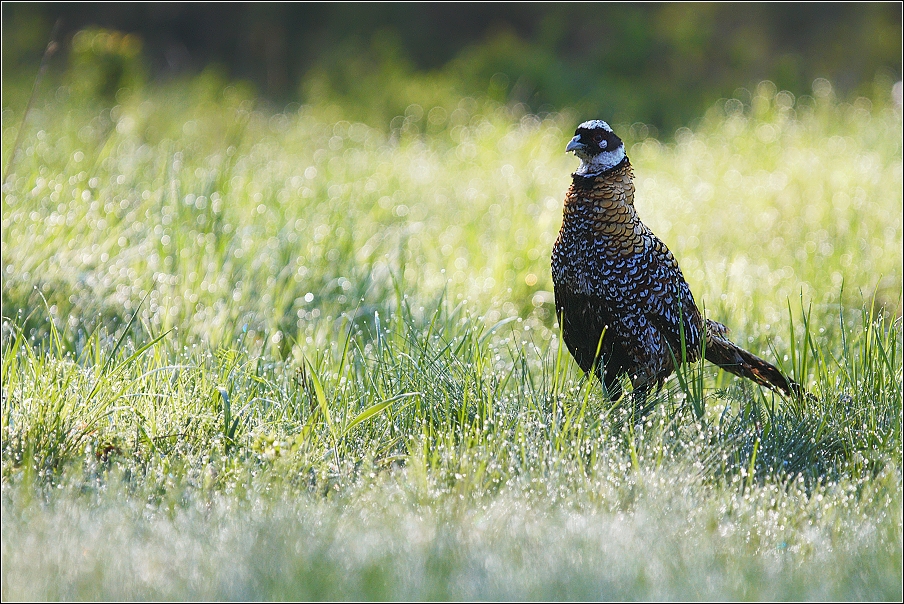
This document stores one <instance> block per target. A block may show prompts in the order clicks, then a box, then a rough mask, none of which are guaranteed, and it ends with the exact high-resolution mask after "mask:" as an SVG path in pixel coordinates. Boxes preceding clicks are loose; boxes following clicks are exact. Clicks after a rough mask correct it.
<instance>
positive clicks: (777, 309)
mask: <svg viewBox="0 0 904 604" xmlns="http://www.w3.org/2000/svg"><path fill="white" fill-rule="evenodd" d="M18 110H19V109H18V108H16V107H14V108H4V109H3V156H2V159H3V161H4V165H5V164H6V161H7V159H8V158H9V157H10V155H11V154H12V153H13V149H12V148H11V147H10V145H12V141H13V140H14V139H15V134H16V131H17V128H18V127H19V126H20V124H21V117H22V116H21V115H20V114H19V113H17V111H18ZM336 111H337V110H336V109H335V108H330V107H320V106H318V107H289V108H287V109H286V111H284V112H278V111H275V110H273V109H270V108H267V107H255V106H254V104H253V103H252V102H251V101H250V100H248V99H246V98H245V97H244V96H243V94H242V92H241V91H240V90H236V89H234V88H227V89H226V90H225V91H222V90H221V89H220V88H219V87H218V86H217V85H216V82H213V83H211V82H206V81H205V80H204V79H198V80H195V81H192V82H187V83H183V84H180V85H178V86H177V85H171V86H170V87H169V88H166V89H160V90H158V91H157V92H150V93H147V94H144V95H141V96H137V95H132V96H129V95H120V99H119V104H117V105H116V106H115V107H113V108H101V107H97V106H95V105H92V104H91V103H86V102H85V100H84V99H80V98H77V95H76V94H75V93H72V92H70V91H67V90H66V89H61V90H58V91H56V92H55V93H54V94H53V95H52V98H51V99H50V100H48V101H47V102H42V103H38V104H37V106H36V108H35V109H34V110H33V112H32V113H30V114H29V115H28V119H27V121H26V123H25V128H26V133H25V136H24V137H23V141H24V142H23V144H22V146H21V147H20V148H19V149H17V150H16V156H15V158H14V163H13V171H12V174H11V175H10V177H9V179H8V180H7V182H6V183H4V190H3V205H2V210H3V215H2V225H3V249H2V265H3V285H2V293H3V317H4V319H3V321H4V322H3V334H2V337H3V342H2V345H3V350H2V363H3V365H2V369H3V376H2V380H3V420H2V421H3V452H2V485H3V491H2V505H3V508H2V510H3V517H2V522H3V526H2V529H3V531H2V532H3V542H2V547H3V551H2V554H3V565H2V574H3V575H2V579H3V581H2V584H3V587H2V590H3V597H4V599H24V598H45V599H58V598H95V599H98V598H105V599H109V598H137V597H140V598H158V599H167V598H170V599H176V598H179V599H184V598H198V599H201V598H206V599H212V598H244V599H249V598H266V599H277V598H326V599H338V598H406V599H439V598H470V599H496V598H555V599H602V598H613V599H614V598H623V599H624V598H638V599H639V598H681V599H698V598H723V599H727V598H748V599H753V598H757V599H791V598H819V599H828V598H834V599H842V598H844V599H854V598H858V599H895V598H896V597H897V596H898V595H899V594H900V589H901V554H902V516H901V505H902V497H901V472H902V467H901V422H902V415H901V396H902V392H901V380H902V364H901V359H902V332H901V319H900V313H901V307H900V304H901V295H900V292H901V286H902V259H901V249H902V162H901V158H902V153H901V151H902V136H901V113H900V110H899V109H896V108H894V107H891V106H886V105H885V103H884V101H883V100H882V99H876V100H874V101H873V102H870V101H867V100H866V99H859V100H857V101H856V102H855V103H853V104H844V103H839V102H837V101H835V100H834V99H833V98H832V96H831V90H830V88H829V87H828V83H827V82H817V85H816V87H815V92H814V97H813V98H804V99H793V98H792V97H791V96H790V95H788V94H787V93H783V92H778V93H777V92H776V91H775V90H774V89H773V88H772V87H771V86H770V85H769V84H768V83H765V84H763V85H761V86H760V87H759V88H758V89H757V90H756V91H755V92H754V94H753V96H752V97H751V100H750V102H749V103H748V104H747V105H744V103H742V102H740V101H738V100H729V101H722V102H720V103H719V104H717V105H716V106H715V107H714V108H713V109H712V110H711V111H710V112H709V113H708V114H707V115H706V116H705V117H704V118H703V119H702V120H701V121H700V122H699V123H698V124H696V125H694V127H693V128H692V129H687V130H682V131H680V132H679V133H677V135H676V137H675V141H674V142H671V143H668V144H666V143H663V142H660V141H657V140H653V139H649V138H646V137H645V127H644V126H643V125H641V124H635V125H633V126H629V125H623V126H616V130H617V131H618V132H619V133H620V134H622V135H623V137H624V138H625V140H626V141H627V143H628V152H629V156H630V157H631V159H632V162H633V164H634V166H635V171H636V175H637V190H638V193H637V206H638V211H639V213H640V215H641V217H642V218H643V219H644V221H645V222H646V223H647V224H648V225H649V226H650V227H651V228H652V229H653V230H654V232H656V233H657V234H658V235H659V236H660V237H661V238H662V239H663V240H664V241H665V242H666V243H667V244H668V245H669V246H670V248H671V249H672V250H673V252H674V253H675V255H676V256H677V258H678V260H679V262H680V264H681V266H682V269H683V271H684V274H685V276H686V277H687V279H688V281H689V282H690V284H691V287H692V289H693V291H694V292H695V294H696V296H697V299H698V302H701V303H702V304H704V305H705V308H706V312H707V314H708V316H710V317H712V318H715V319H717V320H719V321H721V322H724V323H725V324H727V325H728V326H729V327H731V328H732V330H733V333H732V335H733V337H734V338H735V339H736V340H737V341H738V342H739V343H741V344H742V345H744V346H745V347H748V348H750V349H752V350H753V351H754V352H756V353H758V354H761V355H763V356H764V357H765V358H767V359H770V360H772V361H774V362H776V363H778V364H779V365H780V366H782V367H784V369H785V370H786V371H787V372H789V373H791V374H792V375H793V376H794V377H795V379H798V380H799V381H801V382H802V383H804V384H806V386H807V387H808V388H809V389H810V390H811V391H812V392H814V393H815V394H816V395H817V398H816V399H815V400H806V401H787V400H785V399H782V398H780V397H776V396H774V395H772V394H770V393H768V392H767V391H764V390H762V389H760V388H758V387H756V386H754V385H752V384H750V383H744V382H743V381H741V380H739V379H736V378H733V377H732V376H729V375H727V374H724V373H721V372H718V371H717V370H716V369H715V368H713V367H712V366H702V367H697V366H694V367H689V368H687V373H686V374H685V375H684V376H682V377H683V378H686V379H684V381H682V380H679V379H673V380H671V381H669V382H668V383H667V385H666V388H665V390H664V391H663V392H662V393H661V394H660V395H659V397H658V399H657V401H658V405H657V407H656V409H655V412H654V413H653V415H652V416H651V417H649V418H647V421H646V422H645V423H643V424H637V425H632V422H631V421H627V420H628V418H629V417H630V416H629V414H628V409H627V408H626V407H627V406H626V405H625V404H624V401H616V402H610V401H607V400H606V399H605V398H604V397H602V395H601V391H600V388H599V385H598V384H597V383H596V382H594V381H587V380H585V379H583V377H582V376H580V375H579V372H578V371H577V369H576V367H575V366H574V364H573V362H572V361H571V359H570V357H569V356H568V354H567V353H564V354H562V353H561V351H560V349H559V347H558V330H557V326H556V325H555V317H554V314H553V307H552V295H551V289H552V285H551V281H550V275H549V272H550V271H549V253H550V249H551V246H552V243H553V241H554V239H555V236H556V233H557V230H558V227H559V224H560V220H561V200H562V197H563V195H564V191H565V189H566V188H567V186H568V184H569V181H570V177H569V172H570V171H571V170H573V169H574V168H575V162H576V160H575V159H574V158H572V157H570V156H567V155H565V154H564V152H563V149H564V145H565V142H567V140H568V138H569V135H570V132H571V130H572V128H573V127H574V122H576V121H579V120H578V119H576V118H574V117H569V116H567V115H551V116H545V117H542V118H540V117H536V116H533V115H527V114H524V112H523V111H522V110H521V108H519V107H517V106H516V107H501V106H498V105H495V104H493V103H490V102H484V101H475V100H473V99H464V100H462V101H461V102H460V104H459V107H458V109H456V110H455V111H452V112H448V111H446V110H445V109H436V108H422V107H418V106H412V107H409V109H408V111H406V115H405V116H403V117H400V118H397V119H396V120H394V121H393V123H392V124H391V126H390V128H389V129H388V130H386V131H383V130H378V129H374V128H370V127H367V126H365V125H363V124H357V123H348V122H343V121H337V114H336ZM580 117H581V119H587V118H591V117H600V118H605V117H606V116H580ZM696 385H701V386H702V389H701V388H697V387H696ZM692 386H694V387H692Z"/></svg>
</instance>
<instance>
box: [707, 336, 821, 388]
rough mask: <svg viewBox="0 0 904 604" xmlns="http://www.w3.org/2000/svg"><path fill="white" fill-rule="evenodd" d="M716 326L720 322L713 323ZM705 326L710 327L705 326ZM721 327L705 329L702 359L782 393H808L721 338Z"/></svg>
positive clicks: (760, 360) (768, 364)
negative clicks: (704, 354) (704, 345)
mask: <svg viewBox="0 0 904 604" xmlns="http://www.w3.org/2000/svg"><path fill="white" fill-rule="evenodd" d="M716 325H720V326H721V324H718V323H717V324H716ZM707 327H710V326H709V325H707ZM725 331H726V330H725V328H724V327H723V328H722V329H719V330H717V329H711V328H710V329H707V333H706V360H707V361H709V362H710V363H713V364H714V365H718V366H719V367H721V368H722V369H724V370H725V371H727V372H729V373H733V374H734V375H737V376H740V377H744V378H747V379H749V380H753V381H754V382H756V383H757V384H759V385H761V386H766V387H767V388H771V389H772V390H775V391H776V392H780V393H782V394H785V395H786V396H794V397H800V396H806V397H808V398H809V397H810V396H811V395H809V394H808V393H807V392H806V391H805V390H804V389H803V388H802V387H801V385H800V384H798V383H797V382H795V381H794V380H792V379H790V378H788V377H786V376H785V375H784V374H783V373H782V372H781V371H779V370H778V368H777V367H775V366H774V365H772V364H770V363H768V362H766V361H764V360H763V359H761V358H760V357H758V356H756V355H755V354H753V353H751V352H747V351H746V350H744V349H743V348H741V347H740V346H738V345H737V344H735V343H734V342H732V341H731V340H729V339H728V338H726V337H725Z"/></svg>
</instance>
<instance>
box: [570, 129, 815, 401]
mask: <svg viewBox="0 0 904 604" xmlns="http://www.w3.org/2000/svg"><path fill="white" fill-rule="evenodd" d="M565 151H566V152H574V154H575V155H576V156H577V157H578V158H580V160H581V165H580V167H579V168H578V170H577V171H576V172H575V173H574V174H572V184H571V187H570V188H569V189H568V193H567V195H566V196H565V209H564V217H563V221H562V228H561V230H560V231H559V236H558V239H556V243H555V246H554V247H553V250H552V279H553V284H554V289H555V304H556V315H557V317H558V320H559V325H560V326H561V329H562V335H563V339H564V340H565V345H566V346H567V347H568V350H569V351H570V352H571V354H572V356H574V359H575V361H577V363H578V365H579V366H580V367H581V369H582V370H583V371H584V372H585V373H587V372H589V371H590V370H591V369H592V370H593V371H594V373H595V374H596V376H597V378H599V380H600V381H601V382H602V383H603V384H604V385H605V388H606V391H607V392H608V394H609V396H610V397H612V398H613V400H614V399H617V398H618V397H620V396H621V390H622V389H621V384H620V381H619V376H621V375H623V374H627V375H628V377H629V378H630V380H631V385H632V386H633V389H634V401H635V405H636V406H637V407H641V408H642V407H643V405H644V404H645V402H646V398H647V395H648V394H649V392H650V390H651V389H652V388H653V387H655V388H656V389H657V390H659V389H661V388H662V385H663V383H664V382H665V380H666V378H668V377H669V376H670V375H671V374H672V372H673V371H674V370H675V364H676V362H677V363H681V362H695V361H697V360H699V358H700V355H701V352H703V354H704V355H705V358H706V360H707V361H709V362H711V363H714V364H716V365H718V366H719V367H721V368H722V369H725V370H726V371H728V372H730V373H733V374H735V375H738V376H741V377H745V378H749V379H751V380H753V381H754V382H756V383H757V384H760V385H762V386H766V387H768V388H771V389H772V390H775V391H777V392H779V393H782V394H784V395H787V396H799V395H800V394H801V393H803V390H802V389H801V387H800V385H799V384H797V383H796V382H794V381H792V380H791V379H789V378H788V377H786V376H785V375H783V374H782V372H781V371H779V370H778V369H777V368H776V367H775V366H773V365H771V364H770V363H768V362H766V361H764V360H763V359H761V358H759V357H758V356H756V355H754V354H752V353H750V352H748V351H746V350H744V349H743V348H741V347H739V346H738V345H736V344H734V343H733V342H732V341H731V340H729V339H728V337H727V334H728V329H727V328H726V327H725V326H724V325H722V324H721V323H717V322H716V321H712V320H710V319H704V318H703V316H702V315H701V313H700V311H699V310H698V308H697V305H696V303H695V302H694V296H693V294H692V293H691V290H690V288H689V287H688V285H687V282H686V281H685V280H684V276H683V275H682V274H681V269H680V268H678V262H677V261H676V260H675V257H674V256H673V255H672V253H671V252H670V251H669V249H668V248H667V247H666V245H665V244H664V243H663V242H662V241H661V240H660V239H659V238H658V237H656V235H654V234H653V232H652V231H650V229H649V228H647V226H646V225H645V224H644V223H642V222H641V221H640V218H638V216H637V212H636V210H635V208H634V171H633V169H632V168H631V162H630V161H629V160H628V156H627V155H626V154H625V146H624V144H623V143H622V141H621V139H620V138H619V137H618V136H616V134H615V133H614V132H613V131H612V128H610V127H609V125H608V124H607V123H606V122H604V121H602V120H591V121H588V122H584V123H583V124H581V125H580V126H578V128H577V130H576V131H575V133H574V138H572V139H571V142H569V143H568V146H566V147H565ZM682 347H683V351H682Z"/></svg>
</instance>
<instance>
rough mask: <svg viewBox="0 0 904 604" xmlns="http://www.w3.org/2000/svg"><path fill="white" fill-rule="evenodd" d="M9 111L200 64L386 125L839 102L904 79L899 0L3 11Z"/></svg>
mask: <svg viewBox="0 0 904 604" xmlns="http://www.w3.org/2000/svg"><path fill="white" fill-rule="evenodd" d="M2 11H3V12H2V17H3V19H2V31H3V42H2V48H3V57H2V61H3V62H2V67H3V84H4V87H3V88H4V92H3V95H4V99H3V104H4V106H10V105H16V104H18V103H17V102H16V98H14V96H15V95H20V96H21V97H22V98H23V102H24V99H25V98H27V94H28V92H30V88H31V85H32V83H33V81H34V77H35V74H36V73H37V71H38V67H39V65H40V63H41V59H42V55H43V53H44V49H45V48H46V46H47V44H48V41H49V39H50V37H51V32H52V30H53V29H54V26H55V24H56V23H59V29H58V31H57V33H56V34H55V39H56V41H57V42H58V45H57V48H58V52H56V53H55V54H54V55H53V56H52V57H51V59H50V61H49V63H48V65H49V70H48V72H47V74H48V75H47V77H48V78H51V79H54V78H55V79H57V80H59V81H61V82H62V83H65V80H68V83H69V84H70V85H71V86H73V87H75V88H81V89H82V90H83V92H84V93H86V94H88V95H91V96H93V97H95V98H97V99H99V100H101V101H102V100H103V99H105V98H106V99H113V97H114V96H115V95H116V94H117V93H118V92H120V91H121V90H123V89H127V90H134V89H136V88H140V87H143V86H147V85H149V84H153V83H160V82H168V81H172V80H177V79H180V78H186V77H191V76H195V75H198V74H204V75H206V76H207V77H210V78H214V79H216V80H217V81H219V82H221V83H224V85H225V83H232V84H238V85H242V86H244V87H245V89H246V90H247V91H248V94H250V95H252V96H254V97H256V98H259V99H261V100H262V101H263V102H269V103H272V104H273V105H274V106H277V107H282V106H284V105H285V104H288V103H293V102H297V103H326V104H331V105H335V106H337V107H338V108H339V109H340V110H341V112H342V114H343V117H345V118H346V119H357V120H360V121H363V122H366V123H369V124H370V125H374V126H381V125H382V126H385V125H388V124H389V122H390V120H391V119H392V118H393V117H394V116H396V115H401V114H402V113H404V111H405V108H406V107H408V106H409V105H410V104H412V103H419V104H420V105H422V106H425V107H429V106H442V105H444V104H452V105H453V106H454V103H456V102H457V101H458V100H459V99H461V98H462V97H464V96H473V97H479V98H489V99H493V100H496V101H499V102H502V103H523V104H524V105H525V106H526V108H527V110H529V111H531V112H536V113H541V114H542V113H546V112H553V111H561V110H563V109H566V108H570V109H574V110H575V111H576V112H578V114H579V115H581V116H586V117H598V116H599V117H602V116H605V117H606V118H607V119H609V120H611V121H613V122H619V123H634V122H643V123H646V124H649V125H650V126H652V127H654V128H659V129H664V130H666V131H668V130H674V128H676V127H678V126H681V125H687V124H689V123H690V122H691V121H692V120H693V119H694V118H696V117H699V116H700V115H702V114H703V112H704V111H705V110H706V108H707V107H709V106H710V105H711V104H712V103H713V102H715V101H716V100H717V99H719V98H722V97H735V98H741V100H742V101H743V100H744V98H743V97H744V95H745V94H749V93H747V92H746V90H747V89H752V88H753V86H755V85H756V83H757V82H759V81H761V80H767V79H768V80H771V81H772V82H774V83H775V85H776V86H777V87H778V88H779V89H782V90H787V91H789V92H791V93H792V94H795V95H798V96H800V95H806V94H811V93H812V89H811V87H812V85H813V82H814V80H815V79H817V78H825V79H827V80H829V81H830V82H832V84H833V85H834V89H835V92H836V93H837V94H838V96H839V97H840V98H842V99H844V98H846V97H850V98H853V97H854V96H866V97H871V98H875V97H876V96H877V95H883V96H886V98H887V95H888V94H891V90H892V86H893V84H894V83H895V82H898V81H899V80H900V79H901V52H902V50H901V4H900V3H897V2H894V3H872V4H866V3H850V4H838V3H831V4H828V3H826V4H824V3H806V4H795V3H774V4H772V3H770V4H764V3H756V4H735V3H732V4H542V3H529V4H528V3H525V4H519V3H506V4H484V3H480V4H476V3H475V4H459V3H444V4H382V3H377V4H349V3H338V4H332V3H327V4H265V3H253V4H252V3H248V4H242V3H239V4H216V3H197V4H193V3H135V4H131V3H103V4H94V3H72V4H70V3H62V4H57V3H9V2H5V3H3V6H2Z"/></svg>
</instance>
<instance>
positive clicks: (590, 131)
mask: <svg viewBox="0 0 904 604" xmlns="http://www.w3.org/2000/svg"><path fill="white" fill-rule="evenodd" d="M569 151H573V152H574V154H575V155H576V156H577V157H578V158H579V159H580V160H581V167H580V168H578V169H577V172H575V174H578V175H580V176H592V175H594V174H599V173H601V172H605V171H606V170H609V169H611V168H614V167H615V166H617V165H618V164H620V163H621V162H622V160H623V159H625V145H624V143H622V140H621V139H620V138H618V136H616V135H615V132H613V131H612V128H610V127H609V124H607V123H606V122H604V121H603V120H590V121H589V122H584V123H583V124H581V125H580V126H578V129H577V130H575V131H574V138H572V139H571V142H569V143H568V146H567V147H565V152H566V153H567V152H569Z"/></svg>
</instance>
